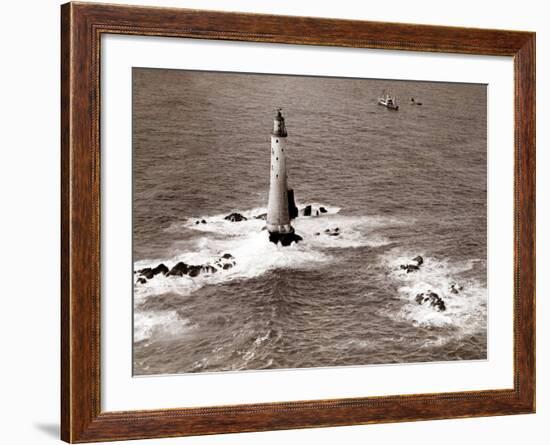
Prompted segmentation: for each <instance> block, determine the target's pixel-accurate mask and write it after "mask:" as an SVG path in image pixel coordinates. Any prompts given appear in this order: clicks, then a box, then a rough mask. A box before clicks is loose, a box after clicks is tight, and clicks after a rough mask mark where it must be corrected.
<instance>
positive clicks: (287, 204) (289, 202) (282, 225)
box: [267, 108, 302, 246]
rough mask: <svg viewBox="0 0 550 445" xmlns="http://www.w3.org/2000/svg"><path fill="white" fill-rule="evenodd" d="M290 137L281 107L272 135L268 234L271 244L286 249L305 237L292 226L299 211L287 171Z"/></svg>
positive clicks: (274, 122)
mask: <svg viewBox="0 0 550 445" xmlns="http://www.w3.org/2000/svg"><path fill="white" fill-rule="evenodd" d="M287 136H288V133H287V131H286V125H285V118H284V117H283V115H282V113H281V109H280V108H279V109H278V110H277V115H276V116H275V118H274V119H273V131H272V133H271V169H270V181H269V199H268V205H267V231H268V232H269V240H270V241H271V242H273V243H275V244H277V243H279V242H280V243H281V244H282V245H283V246H289V245H290V244H292V242H298V241H300V240H301V239H302V237H301V236H299V235H296V233H294V228H293V227H292V225H291V224H290V220H291V217H295V216H296V215H297V213H298V212H297V209H296V205H295V204H294V191H293V190H289V189H288V177H287V169H286V155H287V153H286V139H287Z"/></svg>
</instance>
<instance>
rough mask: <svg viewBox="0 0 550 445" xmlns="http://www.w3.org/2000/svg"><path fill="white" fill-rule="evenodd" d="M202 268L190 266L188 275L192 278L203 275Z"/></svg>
mask: <svg viewBox="0 0 550 445" xmlns="http://www.w3.org/2000/svg"><path fill="white" fill-rule="evenodd" d="M201 269H202V266H188V268H187V274H188V275H189V276H190V277H196V276H198V275H199V274H200V273H201Z"/></svg>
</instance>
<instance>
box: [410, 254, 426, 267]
mask: <svg viewBox="0 0 550 445" xmlns="http://www.w3.org/2000/svg"><path fill="white" fill-rule="evenodd" d="M412 260H413V261H415V262H416V265H417V266H422V264H424V258H422V257H421V256H420V255H418V256H416V257H414V258H413V259H412Z"/></svg>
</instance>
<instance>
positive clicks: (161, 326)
mask: <svg viewBox="0 0 550 445" xmlns="http://www.w3.org/2000/svg"><path fill="white" fill-rule="evenodd" d="M189 329H190V326H189V322H188V321H187V320H185V319H182V318H180V317H179V316H178V314H177V313H176V312H175V311H158V312H142V311H134V341H143V340H147V339H149V338H151V337H152V336H153V335H155V336H159V335H162V336H163V337H167V336H178V335H181V333H182V332H184V331H186V330H189Z"/></svg>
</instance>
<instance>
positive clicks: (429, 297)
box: [415, 290, 447, 312]
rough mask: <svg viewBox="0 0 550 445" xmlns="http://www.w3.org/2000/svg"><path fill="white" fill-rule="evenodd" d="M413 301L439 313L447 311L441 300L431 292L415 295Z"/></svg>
mask: <svg viewBox="0 0 550 445" xmlns="http://www.w3.org/2000/svg"><path fill="white" fill-rule="evenodd" d="M415 300H416V302H417V303H418V304H426V305H428V306H429V307H432V308H434V309H436V310H438V311H439V312H443V311H445V310H446V309H447V307H446V306H445V302H444V301H443V299H442V298H441V297H440V296H439V295H437V294H436V293H435V292H432V291H431V290H429V291H428V292H421V293H419V294H417V295H416V298H415Z"/></svg>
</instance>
